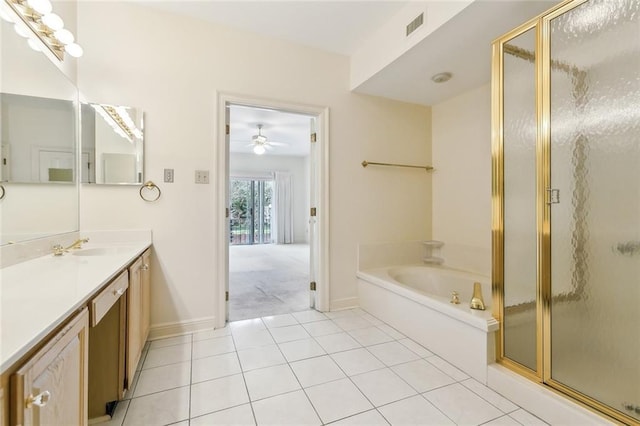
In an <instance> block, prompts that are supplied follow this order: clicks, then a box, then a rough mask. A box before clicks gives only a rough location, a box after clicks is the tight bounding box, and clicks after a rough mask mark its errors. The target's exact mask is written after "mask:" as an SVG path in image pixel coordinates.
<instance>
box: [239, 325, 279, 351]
mask: <svg viewBox="0 0 640 426" xmlns="http://www.w3.org/2000/svg"><path fill="white" fill-rule="evenodd" d="M233 339H234V341H235V344H236V349H237V350H240V349H248V348H259V347H260V346H268V345H273V344H274V343H276V342H275V341H274V340H273V338H272V337H271V333H269V331H268V330H267V329H266V328H265V329H264V330H254V331H246V332H245V331H243V332H241V333H238V334H234V335H233Z"/></svg>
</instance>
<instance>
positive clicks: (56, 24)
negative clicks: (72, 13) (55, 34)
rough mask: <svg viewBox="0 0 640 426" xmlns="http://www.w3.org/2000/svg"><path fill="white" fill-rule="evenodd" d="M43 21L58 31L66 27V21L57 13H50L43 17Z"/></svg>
mask: <svg viewBox="0 0 640 426" xmlns="http://www.w3.org/2000/svg"><path fill="white" fill-rule="evenodd" d="M42 23H43V24H45V25H46V26H47V27H49V28H51V29H52V30H53V31H58V30H61V29H62V28H64V21H63V20H62V18H61V17H59V16H58V15H56V14H55V13H48V14H46V15H44V16H43V17H42Z"/></svg>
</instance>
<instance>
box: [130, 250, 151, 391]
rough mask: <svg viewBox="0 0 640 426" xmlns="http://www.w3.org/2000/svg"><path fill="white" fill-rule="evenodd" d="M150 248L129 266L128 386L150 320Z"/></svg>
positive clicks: (147, 333)
mask: <svg viewBox="0 0 640 426" xmlns="http://www.w3.org/2000/svg"><path fill="white" fill-rule="evenodd" d="M150 253H151V252H150V250H147V251H145V252H144V253H143V254H142V256H140V257H139V258H138V260H136V261H135V262H134V263H133V264H132V265H131V266H130V267H129V291H128V296H127V355H126V358H127V361H126V365H127V368H126V370H127V371H126V377H127V380H126V382H127V384H128V386H130V385H131V383H132V382H133V376H134V375H135V373H136V368H137V366H138V363H139V362H140V357H141V355H142V350H143V349H144V345H145V342H146V341H147V337H148V335H149V321H150V316H149V314H150V285H151V280H150V270H149V261H150Z"/></svg>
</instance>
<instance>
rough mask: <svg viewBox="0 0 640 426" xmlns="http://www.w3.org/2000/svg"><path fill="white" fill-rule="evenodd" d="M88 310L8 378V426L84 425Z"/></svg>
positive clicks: (86, 389) (86, 421) (86, 390)
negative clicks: (9, 387) (9, 382)
mask: <svg viewBox="0 0 640 426" xmlns="http://www.w3.org/2000/svg"><path fill="white" fill-rule="evenodd" d="M88 327H89V315H88V310H87V309H86V308H83V310H82V311H81V312H80V313H79V314H77V315H76V316H75V317H74V318H73V319H72V320H71V321H70V322H68V323H67V325H66V326H65V327H64V328H63V329H62V330H61V331H59V332H58V333H57V334H56V335H54V336H53V337H52V338H51V339H49V341H48V342H47V343H46V344H45V346H44V347H43V348H42V349H40V350H39V351H38V352H36V353H35V354H34V355H32V356H31V357H30V358H28V359H27V361H26V362H25V363H24V364H22V366H21V367H20V368H19V369H18V370H17V372H16V373H15V374H13V375H12V376H11V392H10V393H11V424H12V425H25V426H28V425H79V426H82V425H87V424H88V415H87V392H88V387H87V385H88V383H87V382H88V370H87V367H88V364H87V361H88V335H89V334H88Z"/></svg>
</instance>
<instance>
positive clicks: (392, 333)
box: [377, 324, 406, 340]
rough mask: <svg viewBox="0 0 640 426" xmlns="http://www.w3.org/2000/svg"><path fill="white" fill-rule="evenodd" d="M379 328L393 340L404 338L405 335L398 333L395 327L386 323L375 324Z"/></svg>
mask: <svg viewBox="0 0 640 426" xmlns="http://www.w3.org/2000/svg"><path fill="white" fill-rule="evenodd" d="M377 327H378V328H379V329H380V330H382V331H384V332H385V333H386V334H388V335H389V336H391V337H392V338H394V339H395V340H400V339H404V338H406V336H405V335H404V334H402V333H400V332H399V331H398V330H396V329H395V328H393V327H391V326H389V325H387V324H380V325H378V326H377Z"/></svg>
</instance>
